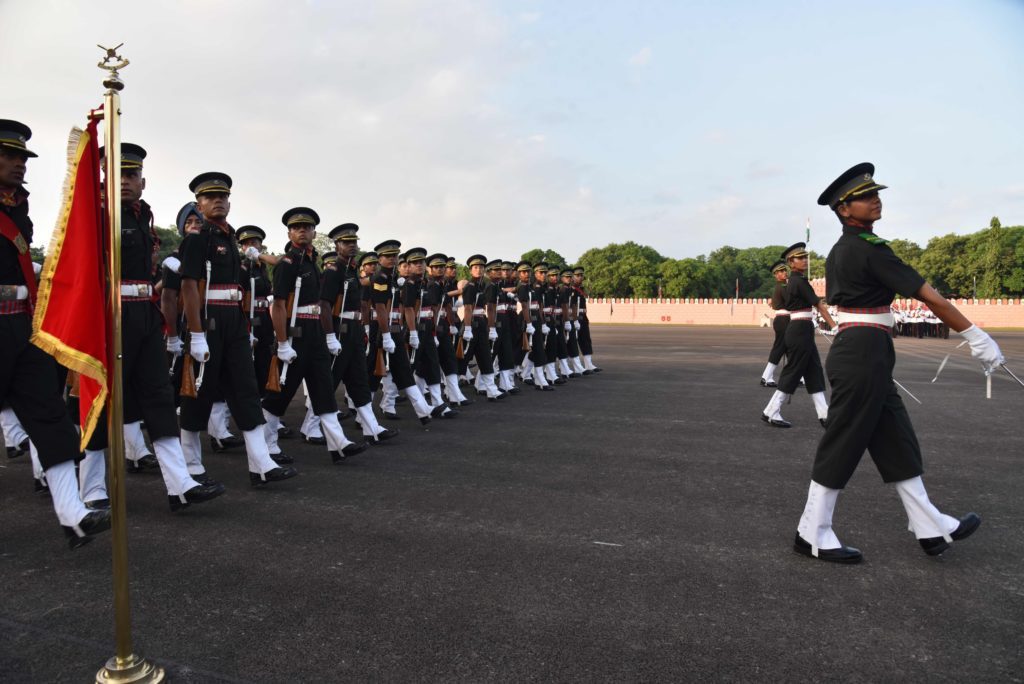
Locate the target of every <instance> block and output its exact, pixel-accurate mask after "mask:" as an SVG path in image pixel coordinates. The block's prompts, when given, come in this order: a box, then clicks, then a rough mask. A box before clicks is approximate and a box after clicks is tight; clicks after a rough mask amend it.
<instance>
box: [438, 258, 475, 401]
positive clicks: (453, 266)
mask: <svg viewBox="0 0 1024 684" xmlns="http://www.w3.org/2000/svg"><path fill="white" fill-rule="evenodd" d="M444 276H445V289H446V290H447V291H448V300H449V301H450V302H451V308H450V311H449V318H448V326H449V328H448V329H449V332H451V335H452V345H453V346H454V347H456V351H457V346H458V345H459V344H460V342H459V341H458V340H459V336H460V335H461V334H462V317H461V316H460V315H459V308H458V305H457V303H458V301H459V298H460V297H462V284H460V283H459V266H458V264H457V263H456V261H455V257H448V263H447V264H445V269H444ZM463 346H464V347H465V345H463ZM463 351H465V350H463ZM457 361H458V369H459V382H460V383H462V382H469V381H471V380H472V378H469V379H468V380H467V377H466V376H467V375H468V373H469V358H468V357H467V356H466V355H465V354H463V355H462V358H460V359H457Z"/></svg>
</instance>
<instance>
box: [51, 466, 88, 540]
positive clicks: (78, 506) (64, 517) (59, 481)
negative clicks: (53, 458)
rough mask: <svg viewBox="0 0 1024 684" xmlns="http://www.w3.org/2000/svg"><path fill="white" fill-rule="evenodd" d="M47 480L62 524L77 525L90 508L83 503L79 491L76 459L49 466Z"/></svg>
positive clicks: (54, 506)
mask: <svg viewBox="0 0 1024 684" xmlns="http://www.w3.org/2000/svg"><path fill="white" fill-rule="evenodd" d="M46 482H47V484H48V485H49V486H50V496H51V497H52V498H53V510H54V511H55V512H56V513H57V519H58V520H60V524H61V525H64V526H66V527H76V526H77V525H78V523H79V522H81V521H82V518H84V517H85V516H86V515H88V514H89V509H88V508H86V507H85V504H84V503H82V497H81V496H80V495H79V493H78V478H77V477H76V476H75V463H74V461H64V462H63V463H58V464H57V465H55V466H51V467H50V468H47V470H46Z"/></svg>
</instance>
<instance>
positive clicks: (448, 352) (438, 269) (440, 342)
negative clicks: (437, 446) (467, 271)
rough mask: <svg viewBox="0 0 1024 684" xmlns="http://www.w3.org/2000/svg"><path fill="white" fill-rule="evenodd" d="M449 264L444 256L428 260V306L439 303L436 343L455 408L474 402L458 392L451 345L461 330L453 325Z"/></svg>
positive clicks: (455, 365) (435, 326)
mask: <svg viewBox="0 0 1024 684" xmlns="http://www.w3.org/2000/svg"><path fill="white" fill-rule="evenodd" d="M447 264H448V257H447V256H445V255H444V254H431V255H430V256H429V257H427V269H428V272H429V277H428V278H427V287H426V288H425V290H426V292H425V294H426V296H427V301H428V302H433V301H434V300H435V299H437V302H438V304H437V306H436V307H435V308H436V310H435V314H434V318H433V324H434V338H435V339H436V340H437V361H438V364H439V365H440V368H441V375H442V377H443V380H444V389H445V395H447V399H448V403H449V404H451V405H453V406H469V405H470V404H472V403H473V402H472V400H470V399H467V398H466V396H465V395H463V394H462V390H460V389H459V364H458V359H457V358H456V357H455V344H454V342H452V337H453V335H452V332H451V331H452V330H453V329H454V330H455V331H456V334H458V328H455V327H454V326H453V325H452V324H451V321H452V320H453V315H452V301H453V300H452V296H451V293H450V292H449V286H448V281H447V280H446V278H445V270H446V266H447Z"/></svg>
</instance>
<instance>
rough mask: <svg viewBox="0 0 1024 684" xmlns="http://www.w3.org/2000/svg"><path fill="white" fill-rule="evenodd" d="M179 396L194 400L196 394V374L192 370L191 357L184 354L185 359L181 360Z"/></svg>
mask: <svg viewBox="0 0 1024 684" xmlns="http://www.w3.org/2000/svg"><path fill="white" fill-rule="evenodd" d="M181 396H183V397H189V398H190V399H195V398H196V396H197V393H196V374H195V370H194V369H193V368H192V355H191V354H189V353H187V352H186V353H185V357H184V358H183V359H182V360H181Z"/></svg>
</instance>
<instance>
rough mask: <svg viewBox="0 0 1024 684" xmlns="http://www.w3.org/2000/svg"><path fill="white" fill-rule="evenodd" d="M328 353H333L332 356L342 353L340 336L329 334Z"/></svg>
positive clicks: (327, 335) (327, 336)
mask: <svg viewBox="0 0 1024 684" xmlns="http://www.w3.org/2000/svg"><path fill="white" fill-rule="evenodd" d="M325 337H326V338H327V351H329V352H331V355H332V356H337V355H338V354H340V353H341V342H339V341H338V336H337V335H335V334H334V333H327V334H326V335H325Z"/></svg>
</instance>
